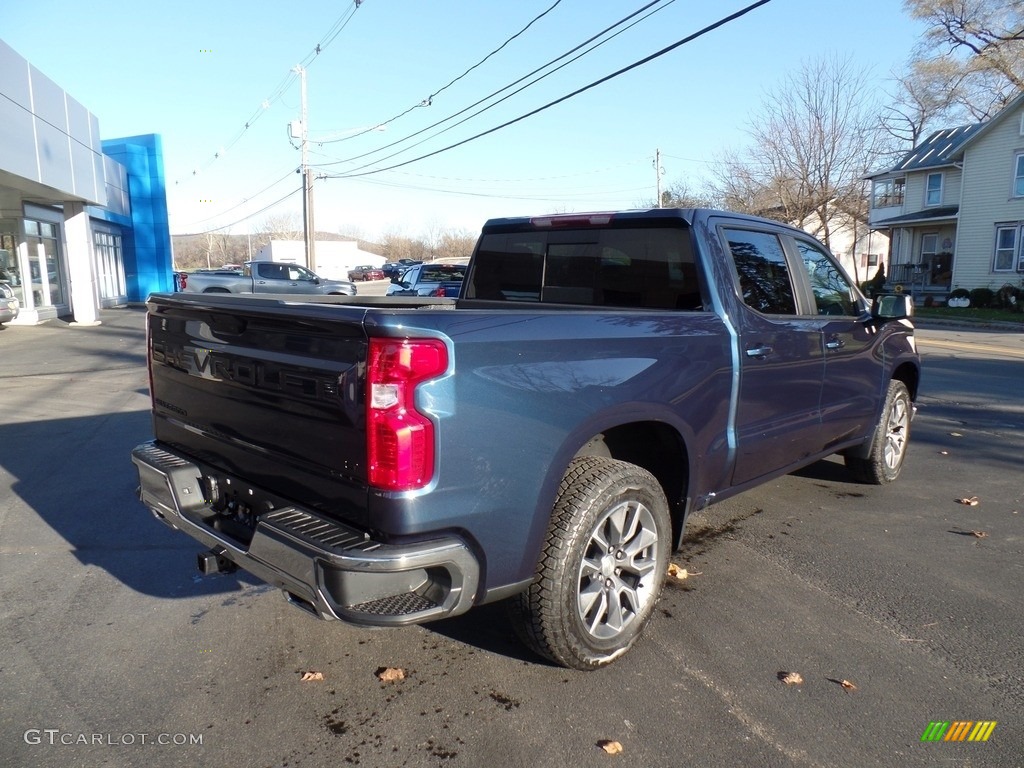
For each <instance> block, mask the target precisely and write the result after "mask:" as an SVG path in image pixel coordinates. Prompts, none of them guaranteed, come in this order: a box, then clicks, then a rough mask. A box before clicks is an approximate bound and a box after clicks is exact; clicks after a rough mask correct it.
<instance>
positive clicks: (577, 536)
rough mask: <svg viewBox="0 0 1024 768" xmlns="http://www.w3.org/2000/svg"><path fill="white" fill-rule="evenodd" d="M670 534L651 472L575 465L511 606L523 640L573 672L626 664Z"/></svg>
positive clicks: (602, 462)
mask: <svg viewBox="0 0 1024 768" xmlns="http://www.w3.org/2000/svg"><path fill="white" fill-rule="evenodd" d="M671 534H672V523H671V518H670V517H669V512H668V502H667V501H666V499H665V494H664V493H663V492H662V490H661V486H660V485H659V484H658V481H657V480H655V479H654V477H653V476H652V475H651V474H650V473H649V472H647V471H646V470H644V469H642V468H640V467H638V466H635V465H633V464H628V463H626V462H622V461H616V460H614V459H609V458H604V457H595V456H589V457H584V458H578V459H575V460H574V461H573V463H572V464H571V465H570V466H569V469H568V471H566V473H565V476H564V477H563V478H562V483H561V485H560V487H559V494H558V498H557V500H556V502H555V506H554V510H553V512H552V516H551V522H550V525H549V528H548V536H547V541H546V543H545V546H544V550H543V551H542V553H541V557H540V562H539V563H538V566H537V573H536V576H535V578H534V580H533V583H532V584H531V585H530V587H529V589H527V591H526V592H524V593H522V594H521V595H518V596H516V597H515V598H513V599H512V600H511V601H510V605H509V610H510V613H511V615H512V618H513V621H514V622H515V625H516V629H517V631H518V632H519V634H520V637H521V638H522V639H523V640H524V642H525V643H526V644H527V645H528V646H530V647H531V648H532V649H533V650H534V651H536V652H537V653H539V654H540V655H542V656H545V657H547V658H549V659H551V660H552V661H555V662H557V663H559V664H562V665H564V666H567V667H573V668H575V669H583V670H587V669H596V668H597V667H601V666H604V665H606V664H610V663H611V662H612V661H614V660H615V659H617V658H619V657H620V656H622V655H623V654H624V653H626V651H628V650H629V649H630V648H631V647H632V646H633V643H634V642H636V639H637V637H639V635H640V631H641V630H642V629H643V626H644V624H645V623H646V622H647V620H648V618H649V617H650V615H651V611H652V610H653V608H654V604H655V602H657V599H658V595H659V594H660V592H661V587H662V584H663V582H664V574H665V570H666V569H667V568H668V560H669V554H670V553H669V549H670V539H671Z"/></svg>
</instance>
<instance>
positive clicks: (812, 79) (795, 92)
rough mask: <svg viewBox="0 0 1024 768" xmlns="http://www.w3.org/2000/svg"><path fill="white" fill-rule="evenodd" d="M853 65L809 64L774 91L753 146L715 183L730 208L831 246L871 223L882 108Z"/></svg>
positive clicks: (729, 160) (727, 164)
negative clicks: (870, 183) (868, 184)
mask: <svg viewBox="0 0 1024 768" xmlns="http://www.w3.org/2000/svg"><path fill="white" fill-rule="evenodd" d="M866 79H867V76H866V73H865V72H863V71H861V70H858V69H855V68H854V67H853V66H852V65H851V64H850V63H849V61H848V60H846V61H841V60H838V59H820V60H817V61H814V62H810V63H805V64H804V65H803V66H802V67H801V68H800V69H799V70H798V71H797V72H795V73H794V74H792V75H790V76H789V77H787V78H786V79H785V80H784V81H783V83H782V85H781V87H779V88H778V89H776V90H774V91H771V92H769V93H768V94H767V95H766V96H765V99H764V101H763V103H762V105H761V108H760V110H759V111H758V112H757V113H756V115H755V116H754V117H753V118H752V120H751V123H750V125H749V127H748V129H747V133H748V134H749V136H750V138H751V144H750V146H749V147H748V148H747V149H746V150H745V151H743V152H741V153H732V154H729V155H726V156H725V157H724V158H722V161H721V162H720V163H719V165H718V170H717V171H716V172H715V181H714V182H713V184H712V187H713V194H714V196H715V197H717V198H718V199H720V200H722V201H723V202H724V203H725V205H726V207H729V208H732V209H734V210H740V211H744V212H748V213H755V214H758V215H762V216H768V217H770V218H774V219H778V220H780V221H785V222H787V223H790V224H795V225H797V226H800V227H804V228H806V229H808V230H809V231H811V232H813V233H814V234H816V235H817V236H818V237H819V238H820V239H821V240H822V241H823V242H824V243H825V245H826V246H828V245H830V242H829V241H830V238H831V234H832V232H833V231H834V230H835V229H836V228H837V227H843V226H851V225H853V224H855V222H857V221H859V220H863V218H864V217H865V215H866V214H865V211H866V204H865V203H864V199H863V198H864V196H865V191H864V185H863V183H862V181H861V178H862V177H863V176H864V175H865V174H866V173H868V172H869V170H870V169H871V167H872V165H873V163H874V162H875V159H876V158H877V157H878V154H879V152H880V139H881V136H882V134H881V132H880V131H879V130H878V128H877V125H878V122H877V115H878V112H879V110H878V107H877V105H876V104H874V103H873V102H872V101H871V100H870V99H869V97H868V96H867V94H866V90H865V89H864V87H863V83H864V81H865V80H866Z"/></svg>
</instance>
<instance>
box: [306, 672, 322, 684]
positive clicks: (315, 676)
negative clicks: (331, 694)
mask: <svg viewBox="0 0 1024 768" xmlns="http://www.w3.org/2000/svg"><path fill="white" fill-rule="evenodd" d="M323 679H324V673H323V672H303V674H302V682H304V683H312V682H320V681H321V680H323Z"/></svg>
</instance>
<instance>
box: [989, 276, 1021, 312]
mask: <svg viewBox="0 0 1024 768" xmlns="http://www.w3.org/2000/svg"><path fill="white" fill-rule="evenodd" d="M1022 299H1024V290H1021V289H1020V288H1017V287H1015V286H1012V285H1010V284H1009V283H1006V285H1004V286H1003V287H1002V288H1000V289H999V290H998V291H996V294H995V300H994V301H993V305H994V306H996V307H999V308H1000V309H1008V310H1010V311H1011V312H1020V311H1022V310H1021V300H1022Z"/></svg>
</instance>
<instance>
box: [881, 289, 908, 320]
mask: <svg viewBox="0 0 1024 768" xmlns="http://www.w3.org/2000/svg"><path fill="white" fill-rule="evenodd" d="M871 316H872V317H873V318H875V319H876V320H905V319H907V318H908V317H913V316H914V299H913V298H912V297H911V296H908V295H907V294H905V293H898V294H879V295H878V296H875V298H874V299H872V301H871Z"/></svg>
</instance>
